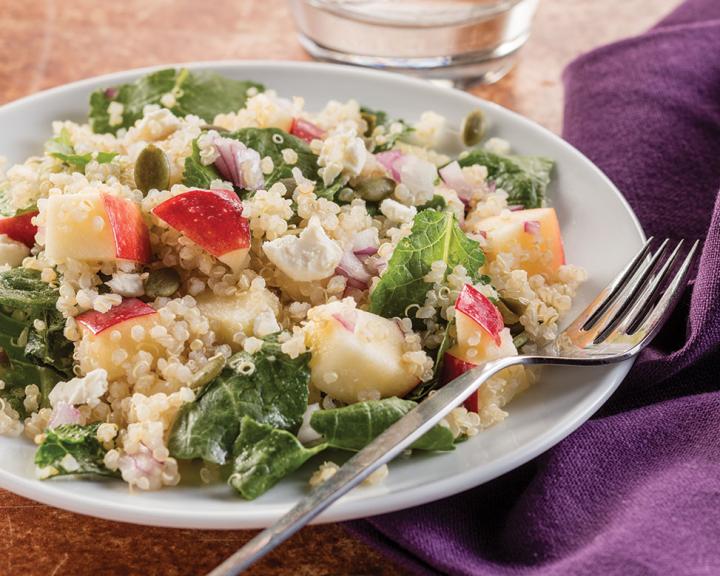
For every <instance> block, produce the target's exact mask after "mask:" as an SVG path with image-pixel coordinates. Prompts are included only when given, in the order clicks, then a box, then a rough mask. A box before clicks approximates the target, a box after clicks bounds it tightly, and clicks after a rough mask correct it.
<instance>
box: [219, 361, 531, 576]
mask: <svg viewBox="0 0 720 576" xmlns="http://www.w3.org/2000/svg"><path fill="white" fill-rule="evenodd" d="M526 359H527V357H522V356H511V357H508V358H501V359H499V360H494V361H491V362H487V363H486V364H483V365H480V366H478V367H477V368H473V369H472V370H470V371H469V372H465V373H464V374H462V375H461V376H459V377H458V378H456V379H455V380H453V381H452V382H450V383H449V384H447V385H445V386H443V387H442V388H440V389H439V390H438V391H437V392H436V393H435V394H433V395H432V396H431V397H428V398H426V399H425V400H423V401H422V402H421V403H420V404H418V405H417V406H416V407H415V408H413V409H412V410H411V411H410V412H408V413H407V414H406V415H405V416H403V417H402V418H400V420H398V421H397V422H395V423H394V424H393V425H392V426H390V427H389V428H387V429H386V430H385V431H384V432H383V433H382V434H380V435H379V436H378V437H377V438H375V440H373V441H372V442H370V444H368V445H367V446H366V447H365V448H363V449H362V450H360V452H358V453H357V454H355V456H353V457H352V458H351V459H350V460H348V461H347V462H346V463H345V464H344V465H343V466H342V467H341V468H340V469H339V470H338V471H337V472H336V473H335V475H334V476H333V477H332V478H330V479H329V480H327V481H325V482H324V483H322V484H320V485H319V486H317V487H315V488H313V489H312V490H311V491H310V492H309V493H308V494H307V496H305V497H304V498H303V499H302V500H300V502H298V503H297V504H296V505H295V506H294V507H293V508H292V509H291V510H290V511H289V512H287V513H286V514H285V515H284V516H282V517H281V518H280V519H279V520H277V521H276V522H275V523H274V524H273V525H272V526H270V527H269V528H267V529H265V530H263V531H262V532H260V533H259V534H258V535H257V536H255V537H254V538H253V539H252V540H250V541H249V542H248V543H247V544H245V546H243V547H242V548H241V549H240V550H238V551H237V552H235V553H234V554H233V555H232V556H230V557H229V558H228V559H227V560H225V561H224V562H223V563H222V564H220V565H219V566H218V567H217V568H215V569H214V570H213V571H212V572H210V574H209V575H208V576H234V575H235V574H239V573H240V572H242V571H243V570H245V569H247V568H248V567H249V566H250V565H252V564H253V563H254V562H256V561H257V560H259V559H260V558H262V557H263V556H265V554H267V553H268V552H270V551H271V550H272V549H273V548H275V547H276V546H278V545H279V544H281V543H282V542H284V541H285V540H287V539H288V538H289V537H290V536H292V535H293V534H294V533H295V532H297V531H298V530H300V528H302V527H303V526H305V524H307V523H308V522H310V521H311V520H312V519H313V518H315V517H316V516H317V515H318V514H320V513H321V512H322V511H323V510H325V508H327V507H328V506H330V505H331V504H332V503H333V502H335V501H336V500H337V499H338V498H340V497H341V496H343V495H344V494H346V493H347V492H349V491H350V490H351V489H352V488H354V487H355V486H357V485H358V484H359V483H360V482H362V481H363V480H364V479H365V478H367V477H368V476H369V475H370V474H372V473H373V472H374V471H375V470H377V469H378V468H379V467H380V466H382V465H383V464H386V463H387V462H389V461H390V460H392V459H393V458H395V456H397V455H398V454H400V453H401V452H402V451H403V450H405V449H406V448H408V447H409V446H410V445H411V444H412V443H413V442H415V441H416V440H417V439H419V438H420V437H421V436H422V435H423V434H425V432H427V431H428V430H430V428H432V427H433V426H435V424H437V423H438V422H439V421H440V420H441V419H442V418H443V417H445V416H446V415H447V414H448V413H449V412H450V411H451V410H452V409H453V408H455V407H456V406H458V405H459V404H460V403H461V402H463V401H464V400H465V399H466V398H467V397H468V396H470V394H472V393H473V392H474V391H476V390H477V389H478V388H479V387H480V386H481V385H482V384H483V383H484V382H485V381H486V380H487V379H488V378H490V377H491V376H493V375H494V374H496V373H497V372H499V371H500V370H503V369H504V368H507V367H508V366H512V365H514V364H520V363H524V361H526Z"/></svg>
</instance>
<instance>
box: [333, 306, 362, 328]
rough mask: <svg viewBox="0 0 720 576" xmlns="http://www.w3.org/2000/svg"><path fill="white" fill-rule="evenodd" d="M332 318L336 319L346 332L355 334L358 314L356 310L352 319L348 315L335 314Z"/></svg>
mask: <svg viewBox="0 0 720 576" xmlns="http://www.w3.org/2000/svg"><path fill="white" fill-rule="evenodd" d="M332 316H333V318H335V320H337V321H338V322H340V324H342V326H343V328H345V330H347V331H348V332H355V324H356V322H357V312H356V311H355V310H353V314H352V316H351V317H350V314H348V313H344V314H333V315H332Z"/></svg>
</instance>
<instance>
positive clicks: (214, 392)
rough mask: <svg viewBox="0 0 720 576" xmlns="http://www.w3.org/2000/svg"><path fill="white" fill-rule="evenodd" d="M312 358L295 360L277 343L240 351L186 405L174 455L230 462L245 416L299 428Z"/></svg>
mask: <svg viewBox="0 0 720 576" xmlns="http://www.w3.org/2000/svg"><path fill="white" fill-rule="evenodd" d="M309 361H310V354H309V353H306V354H302V355H301V356H298V357H297V358H295V359H292V358H290V357H289V356H287V355H286V354H284V353H283V352H281V350H280V345H279V344H277V343H276V342H272V341H265V342H264V343H263V347H262V349H261V350H260V351H259V352H257V353H255V354H253V355H251V354H248V353H246V352H239V353H238V354H235V355H234V356H233V357H231V358H230V360H228V363H227V366H226V367H225V368H224V369H223V371H222V372H221V373H220V375H219V376H218V377H217V378H215V380H214V381H212V382H211V383H209V384H208V385H207V386H206V387H204V388H203V389H202V391H201V393H200V394H199V395H198V397H197V398H196V399H195V401H194V402H192V403H190V404H186V405H185V406H183V407H182V408H181V409H180V412H179V413H178V416H177V418H176V420H175V423H174V425H173V428H172V431H171V434H170V444H169V446H170V452H171V454H172V455H173V456H175V457H176V458H182V459H191V458H202V459H204V460H206V461H209V462H215V463H217V464H224V463H225V462H226V460H227V456H228V454H229V453H230V452H231V451H232V447H233V442H234V441H235V438H236V437H237V435H238V433H239V429H240V420H241V419H242V417H243V416H249V417H251V418H253V419H254V420H256V421H258V422H259V423H261V424H268V425H270V426H273V427H275V428H280V429H282V430H290V431H292V432H294V431H296V430H297V429H298V428H299V426H300V424H301V423H302V416H303V413H304V412H305V409H306V408H307V398H308V383H309V382H310V369H309V367H308V363H309ZM249 366H254V369H253V370H252V371H250V370H248V369H247V368H248V367H249ZM248 372H250V373H248Z"/></svg>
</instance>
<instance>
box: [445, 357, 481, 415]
mask: <svg viewBox="0 0 720 576" xmlns="http://www.w3.org/2000/svg"><path fill="white" fill-rule="evenodd" d="M476 366H477V364H473V363H471V362H466V361H465V360H461V359H460V358H458V357H457V356H453V355H452V354H450V353H448V352H445V356H444V357H443V367H442V378H441V381H442V383H443V386H444V385H445V384H447V383H448V382H451V381H452V380H455V378H457V377H458V376H460V375H461V374H464V373H465V372H467V371H468V370H472V369H473V368H475V367H476ZM463 406H465V408H466V409H467V411H468V412H477V411H478V395H477V391H475V392H473V393H472V394H471V395H470V396H469V397H468V398H467V400H465V402H464V403H463Z"/></svg>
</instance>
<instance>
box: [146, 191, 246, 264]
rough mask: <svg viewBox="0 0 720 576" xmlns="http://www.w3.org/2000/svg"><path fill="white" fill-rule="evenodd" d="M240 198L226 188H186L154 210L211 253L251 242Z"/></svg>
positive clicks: (220, 253)
mask: <svg viewBox="0 0 720 576" xmlns="http://www.w3.org/2000/svg"><path fill="white" fill-rule="evenodd" d="M242 209H243V207H242V202H240V199H239V198H238V197H237V195H236V194H235V193H234V192H230V191H229V190H189V191H188V192H184V193H182V194H179V195H177V196H175V197H173V198H170V199H169V200H166V201H165V202H163V203H162V204H160V205H159V206H157V207H155V209H154V210H153V213H154V214H155V215H156V216H157V217H158V218H160V219H161V220H164V221H165V222H167V223H168V224H169V225H170V226H172V227H173V228H175V229H176V230H179V231H180V232H182V233H183V234H185V236H187V237H188V238H190V239H191V240H192V241H193V242H195V243H196V244H198V245H199V246H201V247H202V248H204V249H205V250H207V251H208V252H209V253H210V254H212V255H213V256H222V255H223V254H227V253H228V252H232V251H234V250H238V249H241V248H248V247H249V246H250V223H249V222H248V219H247V218H244V217H243V215H242Z"/></svg>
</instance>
